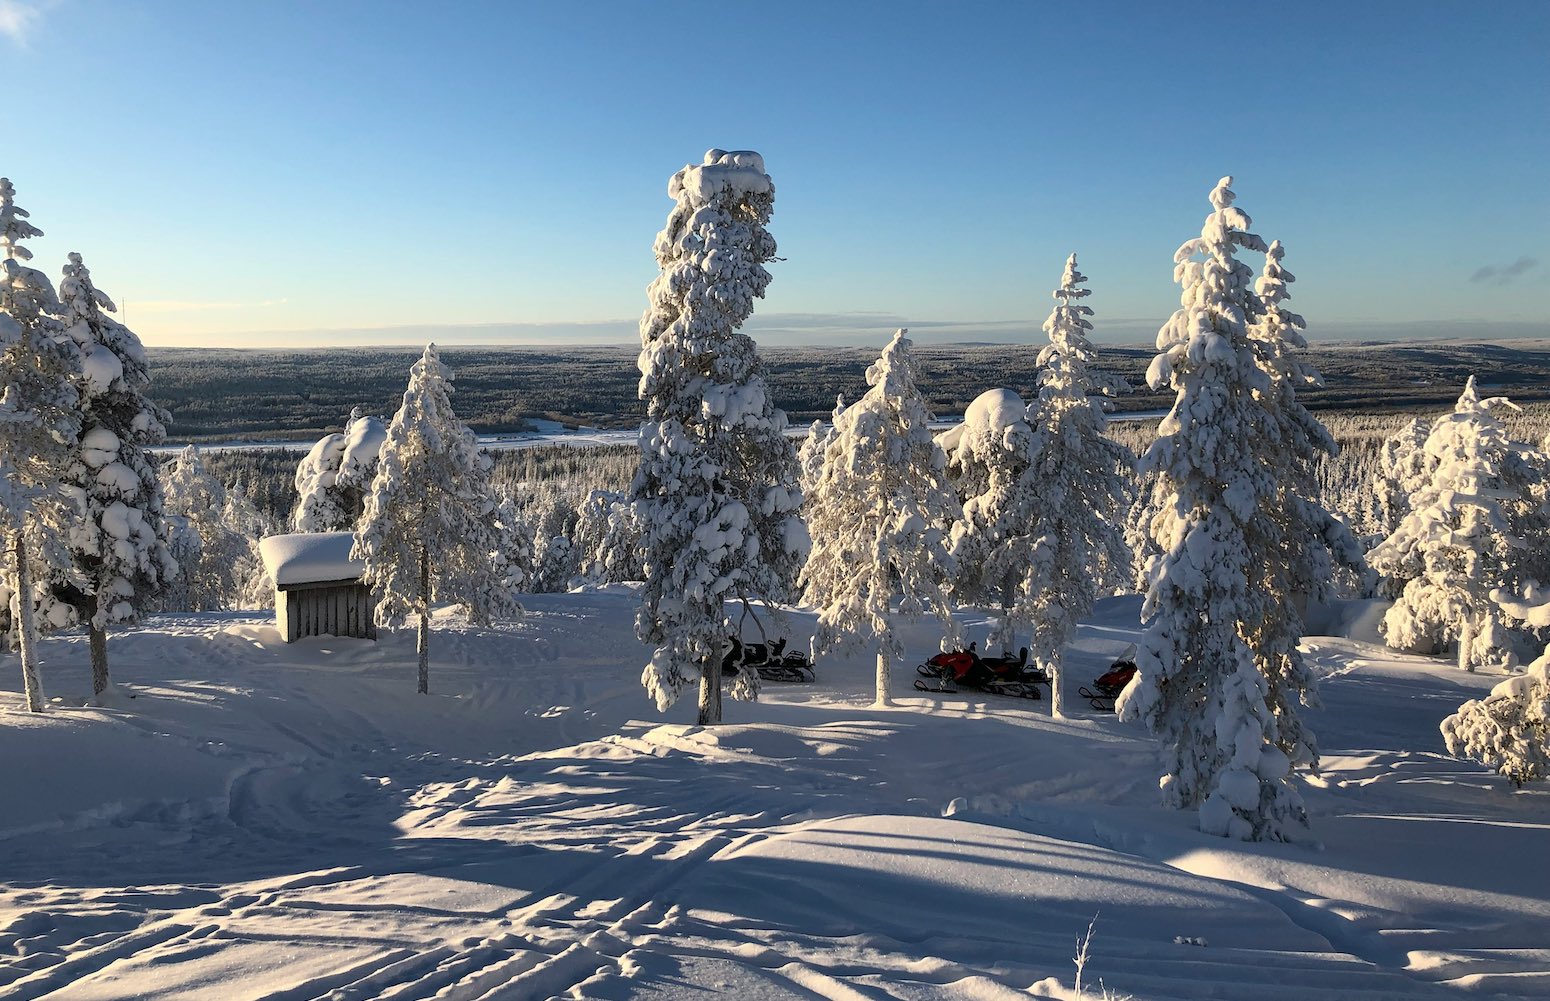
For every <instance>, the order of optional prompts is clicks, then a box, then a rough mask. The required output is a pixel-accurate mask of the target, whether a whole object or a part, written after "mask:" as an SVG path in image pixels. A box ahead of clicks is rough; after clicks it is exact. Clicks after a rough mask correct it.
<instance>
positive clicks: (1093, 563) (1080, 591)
mask: <svg viewBox="0 0 1550 1001" xmlns="http://www.w3.org/2000/svg"><path fill="white" fill-rule="evenodd" d="M1086 281H1087V278H1086V277H1085V276H1084V275H1083V274H1082V273H1081V272H1080V271H1078V270H1077V266H1076V255H1075V254H1072V255H1071V256H1070V257H1069V258H1068V259H1067V260H1066V266H1065V271H1064V272H1063V273H1062V275H1061V280H1060V287H1059V288H1057V289H1055V291H1054V293H1053V295H1054V298H1055V303H1056V304H1055V308H1054V309H1053V310H1051V311H1050V315H1049V319H1047V320H1045V321H1044V332H1045V333H1046V334H1048V335H1049V340H1050V342H1049V345H1048V346H1047V347H1045V348H1044V349H1043V350H1042V351H1040V352H1039V366H1040V372H1039V396H1038V399H1037V400H1035V401H1034V403H1033V405H1032V407H1031V408H1030V411H1029V416H1030V420H1031V423H1032V425H1033V430H1034V434H1035V436H1036V439H1037V442H1038V453H1037V458H1036V459H1035V461H1034V463H1033V465H1032V466H1031V467H1030V469H1029V470H1028V473H1027V475H1028V476H1029V477H1030V478H1031V480H1032V487H1033V489H1032V490H1031V491H1030V492H1029V493H1030V497H1031V500H1032V504H1031V506H1030V507H1029V509H1028V512H1027V521H1026V522H1025V524H1026V526H1027V527H1026V528H1025V529H1024V531H1025V532H1026V533H1027V537H1028V538H1029V539H1031V540H1032V541H1033V546H1032V550H1031V552H1030V553H1029V561H1028V574H1027V578H1026V583H1025V584H1024V586H1023V588H1022V593H1021V595H1020V596H1019V599H1018V605H1019V608H1018V615H1019V617H1021V618H1023V619H1025V620H1027V621H1028V622H1029V623H1030V624H1031V625H1032V627H1033V643H1032V645H1031V648H1030V654H1031V656H1032V659H1033V662H1034V663H1035V664H1037V665H1038V666H1039V667H1041V668H1043V669H1044V670H1045V671H1046V672H1047V673H1048V674H1049V675H1050V676H1051V677H1052V678H1053V679H1054V680H1053V683H1052V686H1051V701H1052V703H1053V704H1054V706H1055V710H1054V711H1055V712H1056V713H1057V714H1058V713H1059V711H1060V705H1061V699H1062V697H1063V692H1062V687H1063V686H1062V678H1061V673H1062V672H1061V666H1060V658H1061V651H1062V650H1063V649H1064V648H1065V645H1066V644H1067V643H1069V642H1070V641H1071V639H1072V637H1073V636H1075V635H1076V624H1077V622H1078V621H1079V620H1081V619H1083V618H1085V617H1086V616H1087V615H1088V613H1090V612H1091V611H1092V608H1093V603H1094V602H1095V601H1097V599H1098V596H1099V595H1100V594H1101V593H1102V591H1101V588H1102V586H1103V585H1104V583H1105V582H1111V583H1112V582H1115V581H1117V580H1119V579H1120V578H1121V577H1123V576H1126V575H1127V574H1126V571H1128V569H1129V566H1130V550H1129V547H1128V546H1126V545H1125V526H1124V520H1123V519H1124V514H1125V512H1126V511H1127V510H1128V508H1129V506H1130V502H1131V481H1132V479H1133V477H1134V471H1135V470H1134V466H1135V460H1134V459H1133V458H1132V456H1131V453H1130V450H1129V449H1127V448H1125V447H1124V446H1123V445H1120V444H1119V443H1118V442H1115V441H1114V440H1112V439H1110V438H1108V437H1107V436H1105V435H1104V433H1103V431H1104V427H1105V426H1106V425H1107V420H1106V419H1105V418H1104V416H1103V409H1102V405H1101V403H1102V399H1103V398H1104V397H1106V396H1111V395H1115V394H1117V393H1119V392H1121V391H1122V390H1123V389H1126V388H1128V387H1126V386H1125V384H1124V382H1123V380H1121V379H1119V378H1118V377H1116V376H1113V375H1110V374H1108V373H1104V372H1101V371H1099V370H1098V369H1097V368H1096V367H1095V366H1096V364H1097V361H1098V352H1097V351H1096V350H1095V349H1094V348H1093V345H1092V341H1090V340H1089V339H1088V331H1090V330H1091V329H1092V324H1091V322H1089V321H1088V319H1087V318H1088V317H1089V316H1091V315H1092V309H1091V308H1090V307H1088V306H1085V305H1083V304H1082V303H1081V302H1080V300H1081V299H1083V298H1085V297H1086V296H1087V295H1088V294H1089V290H1088V289H1085V288H1082V284H1083V283H1084V282H1086Z"/></svg>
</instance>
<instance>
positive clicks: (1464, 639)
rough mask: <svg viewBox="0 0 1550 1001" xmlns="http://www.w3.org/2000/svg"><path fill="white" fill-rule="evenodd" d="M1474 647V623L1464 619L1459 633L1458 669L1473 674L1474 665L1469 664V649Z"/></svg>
mask: <svg viewBox="0 0 1550 1001" xmlns="http://www.w3.org/2000/svg"><path fill="white" fill-rule="evenodd" d="M1474 645H1475V623H1474V620H1473V619H1469V618H1465V619H1464V627H1463V629H1461V630H1460V631H1459V667H1462V668H1463V669H1464V670H1466V671H1470V672H1473V671H1474V669H1475V665H1474V664H1472V663H1471V662H1470V659H1469V648H1470V647H1472V646H1474Z"/></svg>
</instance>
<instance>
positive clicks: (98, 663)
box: [87, 623, 112, 701]
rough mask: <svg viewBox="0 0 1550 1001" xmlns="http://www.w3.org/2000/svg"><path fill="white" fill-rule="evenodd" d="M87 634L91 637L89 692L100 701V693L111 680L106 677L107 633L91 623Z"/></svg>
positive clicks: (106, 688) (106, 687)
mask: <svg viewBox="0 0 1550 1001" xmlns="http://www.w3.org/2000/svg"><path fill="white" fill-rule="evenodd" d="M87 634H88V635H89V636H90V637H91V692H92V695H94V696H96V698H97V700H98V701H101V700H102V693H103V692H105V691H107V690H108V684H109V682H110V681H111V680H112V679H111V678H109V677H108V633H107V630H105V629H103V628H102V627H101V626H99V625H97V624H96V623H93V624H92V625H91V626H90V627H89V628H88V630H87Z"/></svg>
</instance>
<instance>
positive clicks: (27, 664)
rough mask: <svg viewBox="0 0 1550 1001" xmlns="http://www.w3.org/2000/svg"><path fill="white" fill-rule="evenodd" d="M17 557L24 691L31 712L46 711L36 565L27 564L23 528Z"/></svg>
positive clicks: (14, 603) (17, 612) (16, 607)
mask: <svg viewBox="0 0 1550 1001" xmlns="http://www.w3.org/2000/svg"><path fill="white" fill-rule="evenodd" d="M12 545H13V546H14V549H13V554H14V556H15V558H16V596H15V597H14V598H12V599H11V604H12V608H13V610H14V611H13V614H14V615H15V617H16V627H17V628H16V633H17V636H19V637H20V639H21V655H22V689H23V690H24V691H25V692H26V695H27V711H28V712H34V713H40V712H42V711H43V685H42V682H40V681H39V679H38V629H37V624H36V623H35V622H34V621H33V619H32V566H31V565H30V564H29V563H28V562H27V533H26V532H25V531H22V530H21V529H20V528H18V529H17V532H16V535H15V536H13V537H12Z"/></svg>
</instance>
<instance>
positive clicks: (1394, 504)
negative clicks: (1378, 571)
mask: <svg viewBox="0 0 1550 1001" xmlns="http://www.w3.org/2000/svg"><path fill="white" fill-rule="evenodd" d="M1431 430H1432V425H1431V421H1428V420H1426V419H1425V418H1421V417H1416V418H1414V419H1413V420H1411V421H1410V423H1408V424H1406V425H1405V426H1404V427H1403V428H1400V429H1399V430H1398V431H1396V432H1394V433H1393V434H1392V435H1390V436H1389V437H1387V438H1385V439H1384V440H1383V444H1382V446H1380V448H1379V450H1378V469H1377V470H1376V473H1375V475H1374V476H1373V478H1372V492H1373V495H1374V496H1375V498H1376V504H1377V516H1378V521H1379V528H1380V531H1381V532H1382V534H1383V535H1384V536H1385V537H1387V536H1389V535H1391V534H1393V532H1394V529H1396V528H1398V527H1399V523H1400V522H1401V521H1403V520H1404V519H1405V515H1407V514H1409V513H1410V498H1411V497H1412V496H1414V495H1415V494H1417V493H1419V492H1420V491H1421V489H1422V488H1423V487H1425V486H1426V484H1428V483H1429V482H1431V478H1432V471H1433V467H1432V461H1431V459H1430V458H1429V457H1428V456H1427V454H1426V439H1427V438H1428V437H1429V436H1430V435H1431ZM1385 579H1387V578H1385ZM1399 583H1400V586H1401V587H1403V586H1404V581H1400V582H1399ZM1398 596H1399V592H1398V591H1395V592H1394V593H1393V594H1391V595H1389V597H1391V598H1395V597H1398Z"/></svg>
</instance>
